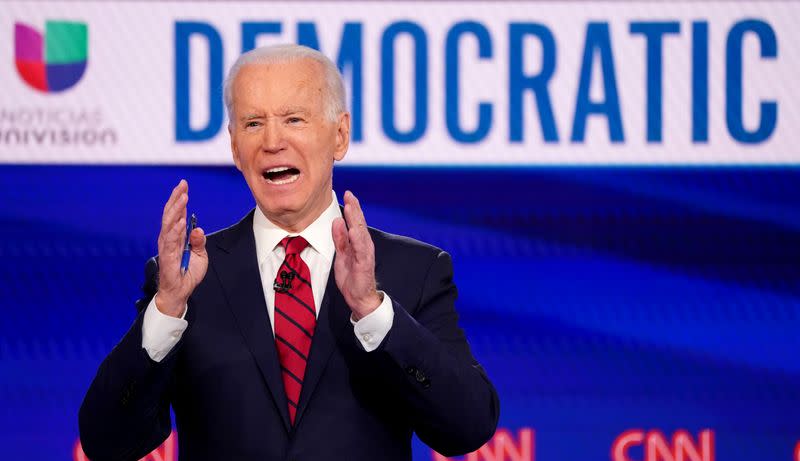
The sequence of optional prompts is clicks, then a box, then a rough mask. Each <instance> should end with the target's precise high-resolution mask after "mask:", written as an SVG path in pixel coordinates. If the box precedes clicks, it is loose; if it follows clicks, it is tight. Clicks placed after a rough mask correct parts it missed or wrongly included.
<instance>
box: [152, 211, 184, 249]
mask: <svg viewBox="0 0 800 461" xmlns="http://www.w3.org/2000/svg"><path fill="white" fill-rule="evenodd" d="M185 232H186V218H180V219H179V220H178V221H177V222H175V223H173V225H172V227H170V228H169V229H168V230H167V233H166V234H165V235H164V236H163V239H162V245H161V248H159V250H158V252H159V254H164V255H167V256H177V255H178V254H180V253H181V252H182V251H183V244H184V240H185V238H186V236H185Z"/></svg>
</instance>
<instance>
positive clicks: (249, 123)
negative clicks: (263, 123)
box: [244, 120, 259, 128]
mask: <svg viewBox="0 0 800 461" xmlns="http://www.w3.org/2000/svg"><path fill="white" fill-rule="evenodd" d="M258 125H259V123H258V122H256V121H255V120H251V121H249V122H245V124H244V126H245V128H252V127H254V126H258Z"/></svg>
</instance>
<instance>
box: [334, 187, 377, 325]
mask: <svg viewBox="0 0 800 461" xmlns="http://www.w3.org/2000/svg"><path fill="white" fill-rule="evenodd" d="M345 220H346V221H347V225H345ZM332 231H333V243H334V244H335V245H336V260H335V262H334V267H333V270H334V277H335V278H336V285H337V286H338V287H339V291H340V292H341V293H342V296H344V300H345V302H347V305H348V306H350V310H351V311H352V312H353V318H354V319H355V320H356V321H358V320H360V319H362V318H363V317H364V316H366V315H368V314H370V313H371V312H372V311H374V310H375V309H377V308H378V306H380V305H381V302H383V298H382V296H381V294H380V293H378V289H377V284H376V283H375V245H374V244H373V243H372V237H370V235H369V231H368V230H367V222H366V220H365V219H364V212H363V211H362V210H361V204H360V203H359V202H358V199H357V198H356V196H355V195H353V193H352V192H350V191H346V192H345V193H344V219H342V218H336V219H335V220H334V221H333V228H332Z"/></svg>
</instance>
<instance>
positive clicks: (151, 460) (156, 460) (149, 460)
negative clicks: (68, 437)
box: [72, 431, 178, 461]
mask: <svg viewBox="0 0 800 461" xmlns="http://www.w3.org/2000/svg"><path fill="white" fill-rule="evenodd" d="M177 437H178V436H177V434H175V431H172V433H170V434H169V437H167V440H165V441H164V443H162V444H161V446H159V447H158V448H156V449H155V450H153V451H151V452H150V453H149V454H148V455H146V456H145V457H144V458H142V459H140V460H139V461H177V460H178V455H177V449H176V447H177ZM72 460H73V461H89V458H88V457H87V456H86V454H85V453H84V452H83V447H81V441H80V440H76V441H75V446H74V447H72Z"/></svg>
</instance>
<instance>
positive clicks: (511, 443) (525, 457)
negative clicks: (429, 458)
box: [432, 427, 535, 461]
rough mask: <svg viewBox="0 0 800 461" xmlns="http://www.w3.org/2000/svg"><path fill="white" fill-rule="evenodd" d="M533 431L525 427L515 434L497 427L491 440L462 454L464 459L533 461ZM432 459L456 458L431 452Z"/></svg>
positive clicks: (471, 460)
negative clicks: (470, 451)
mask: <svg viewBox="0 0 800 461" xmlns="http://www.w3.org/2000/svg"><path fill="white" fill-rule="evenodd" d="M534 448H535V440H534V432H533V429H531V428H529V427H525V428H522V429H520V430H519V431H518V432H517V436H516V437H514V435H513V434H512V433H511V432H509V431H508V430H507V429H498V430H497V432H495V433H494V436H493V437H492V439H491V440H489V441H488V442H486V444H485V445H483V446H482V447H480V448H478V450H477V451H473V452H472V453H470V454H468V455H466V456H464V457H463V458H459V459H463V460H464V461H534ZM432 454H433V461H455V459H456V458H448V457H446V456H442V455H440V454H439V453H436V452H435V451H434V452H432Z"/></svg>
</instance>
